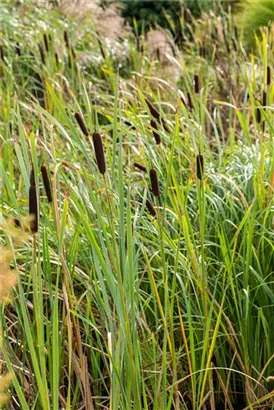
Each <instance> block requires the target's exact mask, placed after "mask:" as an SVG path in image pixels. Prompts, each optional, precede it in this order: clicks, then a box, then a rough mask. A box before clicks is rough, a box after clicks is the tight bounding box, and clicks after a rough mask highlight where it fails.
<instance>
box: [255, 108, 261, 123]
mask: <svg viewBox="0 0 274 410" xmlns="http://www.w3.org/2000/svg"><path fill="white" fill-rule="evenodd" d="M256 121H257V123H258V124H260V122H261V121H262V113H261V110H260V108H259V107H257V108H256Z"/></svg>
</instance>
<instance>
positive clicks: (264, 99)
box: [263, 91, 267, 107]
mask: <svg viewBox="0 0 274 410" xmlns="http://www.w3.org/2000/svg"><path fill="white" fill-rule="evenodd" d="M266 105H267V93H266V91H264V92H263V107H265V106H266Z"/></svg>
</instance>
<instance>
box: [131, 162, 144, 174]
mask: <svg viewBox="0 0 274 410" xmlns="http://www.w3.org/2000/svg"><path fill="white" fill-rule="evenodd" d="M133 165H134V166H135V168H138V169H139V170H140V171H143V172H147V169H146V167H144V166H143V165H141V164H138V162H134V164H133Z"/></svg>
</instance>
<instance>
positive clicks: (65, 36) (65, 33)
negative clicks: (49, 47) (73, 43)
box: [64, 30, 69, 48]
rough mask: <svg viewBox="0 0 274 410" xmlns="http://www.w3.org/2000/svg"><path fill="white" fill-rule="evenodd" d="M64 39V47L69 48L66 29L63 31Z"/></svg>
mask: <svg viewBox="0 0 274 410" xmlns="http://www.w3.org/2000/svg"><path fill="white" fill-rule="evenodd" d="M64 40H65V44H66V47H67V48H69V38H68V33H67V31H66V30H65V31H64Z"/></svg>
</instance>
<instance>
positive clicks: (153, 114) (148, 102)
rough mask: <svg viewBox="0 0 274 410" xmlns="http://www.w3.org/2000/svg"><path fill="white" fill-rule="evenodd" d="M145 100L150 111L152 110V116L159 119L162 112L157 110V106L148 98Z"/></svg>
mask: <svg viewBox="0 0 274 410" xmlns="http://www.w3.org/2000/svg"><path fill="white" fill-rule="evenodd" d="M145 101H146V104H147V106H148V108H149V111H150V113H151V115H152V117H154V118H155V119H156V120H159V119H160V117H161V116H160V113H159V111H158V110H157V108H155V107H154V105H153V104H151V102H150V101H149V100H148V99H147V98H145Z"/></svg>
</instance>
